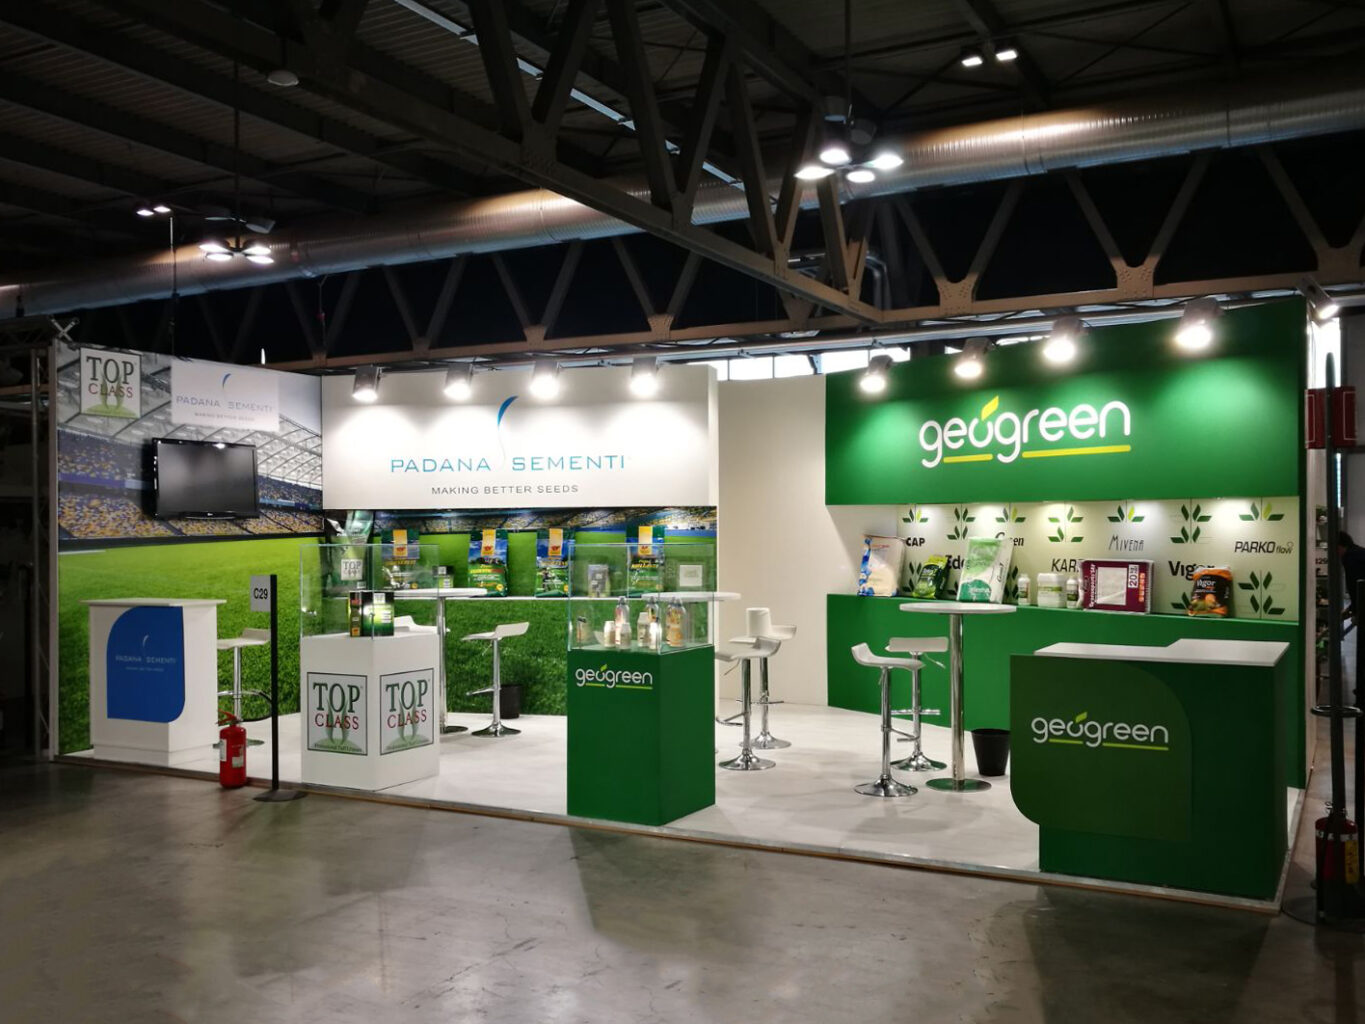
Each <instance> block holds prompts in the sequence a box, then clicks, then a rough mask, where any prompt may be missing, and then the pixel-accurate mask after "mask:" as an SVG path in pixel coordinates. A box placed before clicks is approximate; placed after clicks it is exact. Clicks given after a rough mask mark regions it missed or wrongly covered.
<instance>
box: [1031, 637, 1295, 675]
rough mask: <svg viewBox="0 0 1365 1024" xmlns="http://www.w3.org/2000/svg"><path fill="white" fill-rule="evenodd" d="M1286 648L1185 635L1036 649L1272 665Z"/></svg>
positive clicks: (1048, 653) (1054, 653) (1053, 654)
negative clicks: (1143, 642)
mask: <svg viewBox="0 0 1365 1024" xmlns="http://www.w3.org/2000/svg"><path fill="white" fill-rule="evenodd" d="M1287 650H1289V645H1288V644H1286V643H1280V642H1277V641H1268V640H1195V639H1191V638H1186V639H1184V640H1177V641H1175V642H1174V643H1172V644H1168V645H1167V646H1165V647H1143V646H1140V645H1138V644H1052V645H1051V646H1049V647H1043V648H1041V649H1040V650H1037V651H1034V652H1033V653H1034V654H1036V655H1039V656H1040V657H1045V658H1092V659H1094V660H1097V661H1153V662H1155V661H1160V662H1184V663H1187V664H1191V665H1237V666H1241V667H1244V668H1273V667H1274V666H1275V664H1276V663H1277V662H1279V660H1280V659H1281V658H1282V657H1284V653H1285V651H1287Z"/></svg>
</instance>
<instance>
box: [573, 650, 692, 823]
mask: <svg viewBox="0 0 1365 1024" xmlns="http://www.w3.org/2000/svg"><path fill="white" fill-rule="evenodd" d="M568 712H569V723H568V727H569V771H568V810H569V813H570V814H573V815H577V816H579V817H584V818H601V819H605V820H607V821H628V822H633V823H636V824H641V825H663V824H666V823H668V822H670V821H673V820H674V819H676V818H681V817H682V816H683V815H685V814H691V813H692V812H693V811H699V810H701V809H702V808H703V807H709V806H711V805H712V804H713V803H715V802H716V767H715V763H714V761H715V743H716V738H715V652H714V649H713V648H711V647H709V646H707V647H694V648H692V649H690V650H685V651H677V652H670V653H662V654H652V653H649V652H647V651H611V650H602V649H596V650H594V649H591V648H588V649H581V650H571V651H569V656H568Z"/></svg>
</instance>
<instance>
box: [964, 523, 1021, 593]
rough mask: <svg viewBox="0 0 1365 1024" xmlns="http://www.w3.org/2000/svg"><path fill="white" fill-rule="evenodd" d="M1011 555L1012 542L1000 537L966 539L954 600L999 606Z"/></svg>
mask: <svg viewBox="0 0 1365 1024" xmlns="http://www.w3.org/2000/svg"><path fill="white" fill-rule="evenodd" d="M1013 554H1014V547H1013V545H1012V544H1011V542H1010V541H1008V540H1004V539H1002V538H1000V537H970V538H968V540H967V557H966V559H965V560H964V561H963V563H962V578H961V581H960V582H959V583H958V585H957V599H958V600H959V601H974V602H976V601H979V602H983V603H988V604H999V603H1000V600H1001V599H1002V598H1003V597H1004V596H1005V577H1006V576H1008V575H1009V571H1010V558H1011V556H1012V555H1013Z"/></svg>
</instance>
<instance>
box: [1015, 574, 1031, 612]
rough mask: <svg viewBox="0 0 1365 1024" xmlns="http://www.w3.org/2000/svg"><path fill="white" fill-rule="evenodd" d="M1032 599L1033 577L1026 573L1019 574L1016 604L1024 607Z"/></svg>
mask: <svg viewBox="0 0 1365 1024" xmlns="http://www.w3.org/2000/svg"><path fill="white" fill-rule="evenodd" d="M1032 597H1033V577H1031V576H1030V575H1029V574H1028V573H1026V572H1021V573H1020V574H1019V591H1018V604H1019V607H1021V608H1022V607H1024V606H1025V605H1027V604H1028V603H1029V601H1030V600H1031V599H1032Z"/></svg>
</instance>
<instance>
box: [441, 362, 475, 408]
mask: <svg viewBox="0 0 1365 1024" xmlns="http://www.w3.org/2000/svg"><path fill="white" fill-rule="evenodd" d="M441 390H442V391H444V392H445V396H446V397H447V398H449V399H453V400H454V401H456V402H467V401H468V400H469V397H470V395H472V394H473V393H474V364H473V363H460V364H459V365H457V366H452V367H451V368H450V369H448V370H446V382H445V387H443V388H442V389H441Z"/></svg>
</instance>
